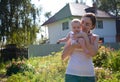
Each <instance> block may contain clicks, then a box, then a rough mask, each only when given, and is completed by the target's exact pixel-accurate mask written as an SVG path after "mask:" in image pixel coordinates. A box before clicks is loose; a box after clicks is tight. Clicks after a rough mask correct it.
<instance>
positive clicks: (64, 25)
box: [62, 22, 69, 30]
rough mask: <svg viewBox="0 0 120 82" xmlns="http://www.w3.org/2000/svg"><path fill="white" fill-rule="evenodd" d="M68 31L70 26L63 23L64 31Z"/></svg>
mask: <svg viewBox="0 0 120 82" xmlns="http://www.w3.org/2000/svg"><path fill="white" fill-rule="evenodd" d="M67 29H69V24H68V22H64V23H62V30H67Z"/></svg>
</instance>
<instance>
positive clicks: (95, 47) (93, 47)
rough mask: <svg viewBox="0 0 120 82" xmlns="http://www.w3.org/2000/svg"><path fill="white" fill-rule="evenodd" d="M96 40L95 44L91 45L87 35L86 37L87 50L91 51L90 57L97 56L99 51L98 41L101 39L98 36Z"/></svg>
mask: <svg viewBox="0 0 120 82" xmlns="http://www.w3.org/2000/svg"><path fill="white" fill-rule="evenodd" d="M95 37H96V39H95V40H94V42H93V44H91V43H90V39H89V37H88V36H87V35H85V36H84V39H85V41H86V46H87V49H88V50H89V54H88V55H90V56H95V55H96V53H97V51H98V40H99V37H98V36H95Z"/></svg>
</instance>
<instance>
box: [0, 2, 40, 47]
mask: <svg viewBox="0 0 120 82" xmlns="http://www.w3.org/2000/svg"><path fill="white" fill-rule="evenodd" d="M39 13H40V9H37V8H36V7H35V6H34V5H33V4H32V3H31V0H1V1H0V20H1V25H0V40H3V41H4V37H6V40H7V43H10V44H11V43H12V44H17V45H18V46H21V45H22V46H27V45H29V44H33V43H34V41H35V39H36V33H37V32H38V30H39V28H38V27H37V24H36V17H37V16H39Z"/></svg>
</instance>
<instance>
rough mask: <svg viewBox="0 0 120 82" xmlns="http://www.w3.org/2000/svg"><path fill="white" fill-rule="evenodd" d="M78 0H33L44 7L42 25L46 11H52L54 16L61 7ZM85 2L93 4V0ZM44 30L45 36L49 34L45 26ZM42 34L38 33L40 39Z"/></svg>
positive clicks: (85, 0) (38, 5)
mask: <svg viewBox="0 0 120 82" xmlns="http://www.w3.org/2000/svg"><path fill="white" fill-rule="evenodd" d="M75 1H76V0H31V2H32V3H33V4H35V6H36V7H38V8H39V7H41V8H42V13H41V16H40V18H41V19H40V20H41V22H40V23H39V24H40V25H41V24H43V22H45V17H44V14H45V12H51V15H52V16H53V15H54V14H55V13H57V12H58V11H59V10H60V9H62V8H63V7H64V6H65V5H66V4H67V3H73V2H75ZM78 1H79V2H80V0H78ZM83 2H85V3H86V5H88V6H92V0H83ZM43 30H44V32H43V33H42V34H43V35H44V36H46V35H47V36H48V34H45V28H43ZM46 31H47V29H46ZM40 36H41V34H38V36H37V38H38V39H40Z"/></svg>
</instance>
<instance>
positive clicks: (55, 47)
mask: <svg viewBox="0 0 120 82" xmlns="http://www.w3.org/2000/svg"><path fill="white" fill-rule="evenodd" d="M102 45H104V46H107V47H111V48H114V49H120V43H105V44H102ZM63 46H64V44H44V45H30V46H29V48H28V57H37V56H46V55H49V54H50V53H51V52H57V51H60V50H61V47H63Z"/></svg>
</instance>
